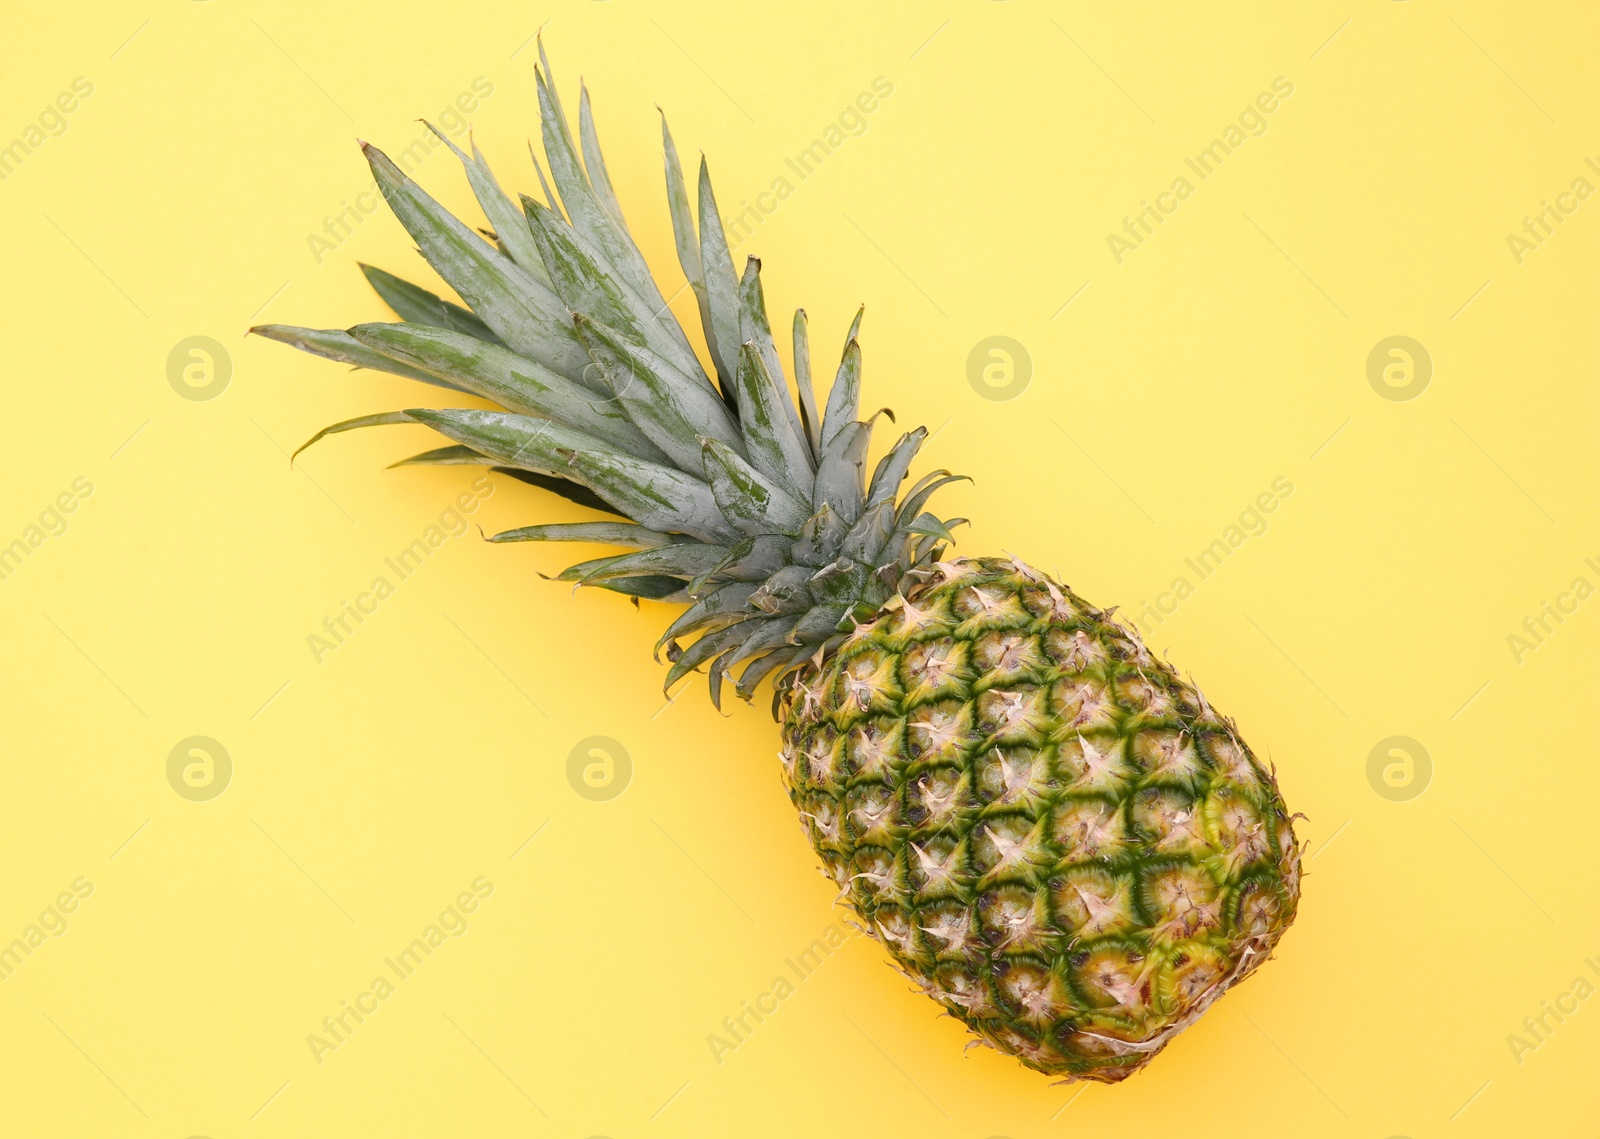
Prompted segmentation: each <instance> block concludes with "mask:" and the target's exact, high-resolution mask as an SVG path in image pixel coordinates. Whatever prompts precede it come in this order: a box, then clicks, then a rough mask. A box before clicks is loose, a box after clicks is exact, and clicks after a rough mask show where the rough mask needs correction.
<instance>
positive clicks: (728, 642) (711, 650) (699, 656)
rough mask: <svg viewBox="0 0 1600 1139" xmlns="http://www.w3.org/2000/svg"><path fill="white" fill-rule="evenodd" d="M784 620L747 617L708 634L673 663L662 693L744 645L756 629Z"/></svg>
mask: <svg viewBox="0 0 1600 1139" xmlns="http://www.w3.org/2000/svg"><path fill="white" fill-rule="evenodd" d="M782 620H783V619H782V618H781V617H746V618H745V619H744V620H743V621H739V622H737V623H735V624H732V625H729V626H728V627H727V628H726V629H719V630H717V631H716V632H715V633H707V634H706V635H705V636H703V637H701V638H700V639H699V640H698V641H696V642H695V643H694V644H692V645H690V646H689V647H688V648H687V649H685V650H684V651H683V655H681V656H680V657H678V659H677V660H676V661H674V662H673V664H672V667H671V668H670V669H668V670H667V680H666V683H665V684H664V685H663V686H662V691H668V690H670V689H671V688H672V686H673V685H674V684H676V683H677V682H678V681H680V680H682V679H683V678H684V677H685V676H687V675H689V673H691V672H693V671H694V670H695V669H696V668H698V667H699V666H700V665H702V664H704V663H705V662H706V661H709V660H711V659H712V658H713V657H715V656H717V655H718V654H719V653H722V652H725V651H726V650H728V649H731V648H733V647H734V646H736V645H739V644H742V643H743V642H744V641H745V639H746V638H748V637H749V636H750V635H751V633H752V632H754V631H755V629H756V627H759V626H765V625H767V624H769V623H771V622H773V621H782Z"/></svg>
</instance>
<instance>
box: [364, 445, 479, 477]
mask: <svg viewBox="0 0 1600 1139" xmlns="http://www.w3.org/2000/svg"><path fill="white" fill-rule="evenodd" d="M493 465H494V460H493V459H491V458H489V456H488V455H481V454H479V453H478V452H477V451H474V450H473V449H472V448H471V447H463V446H462V445H461V444H460V443H452V444H450V445H449V446H448V447H435V448H434V449H433V450H431V451H423V452H421V453H420V454H416V455H412V456H411V457H410V458H408V459H398V460H396V461H395V462H392V463H390V464H389V469H390V470H391V471H392V470H394V469H395V468H396V467H492V466H493Z"/></svg>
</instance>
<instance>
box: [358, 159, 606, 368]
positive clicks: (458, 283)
mask: <svg viewBox="0 0 1600 1139" xmlns="http://www.w3.org/2000/svg"><path fill="white" fill-rule="evenodd" d="M364 149H365V152H366V155H367V162H368V163H369V165H371V167H372V173H373V176H374V177H375V178H376V179H377V181H378V186H379V188H380V189H381V190H382V191H383V196H384V198H385V200H387V201H388V203H389V208H390V209H392V210H393V211H394V213H395V216H396V217H398V218H399V219H400V223H401V224H402V225H404V226H405V227H406V231H407V232H408V233H410V234H411V236H412V238H414V239H415V240H416V242H417V244H418V245H419V246H420V247H421V248H422V252H423V256H425V257H426V258H427V259H428V263H429V264H430V265H432V266H433V267H434V269H435V270H437V271H438V273H439V275H440V276H441V277H443V278H444V279H445V280H446V281H448V282H449V283H450V287H451V288H453V289H455V291H456V292H457V293H459V294H460V295H461V296H462V298H463V299H465V300H466V302H467V303H468V304H469V305H471V306H472V309H473V311H474V312H476V313H477V314H478V315H479V316H480V317H482V318H483V322H484V323H485V324H487V325H488V326H489V327H490V328H492V329H494V331H495V334H496V335H498V336H499V337H500V339H502V340H503V341H505V342H506V344H507V345H509V346H510V347H511V348H512V349H514V350H515V351H517V352H520V353H521V354H522V355H524V356H528V357H530V358H531V359H534V360H537V361H539V362H540V363H541V364H544V365H545V366H546V367H548V368H550V369H551V370H552V371H555V372H559V373H561V374H562V375H565V376H573V377H576V376H578V375H581V374H582V371H583V367H584V365H585V364H587V363H588V357H587V356H585V355H584V352H583V346H582V345H580V344H579V343H578V336H577V333H576V332H574V331H573V329H572V322H571V321H570V320H569V319H567V315H566V311H565V309H563V308H562V306H561V301H560V298H558V297H557V296H556V295H555V294H554V293H553V292H551V291H550V290H549V289H548V288H546V287H545V286H544V285H542V284H540V283H539V282H538V281H537V280H536V279H535V278H534V277H532V276H531V275H530V274H529V273H528V272H527V271H526V270H524V269H522V268H520V267H519V266H518V265H517V264H516V263H515V262H514V261H512V260H511V259H510V258H509V257H507V256H506V255H505V254H503V253H501V252H500V251H499V250H498V249H495V248H494V247H493V246H491V245H489V244H488V243H487V242H486V241H484V240H483V238H481V237H479V236H478V235H477V234H475V233H473V232H472V231H471V230H470V229H468V228H467V227H466V226H465V225H463V224H462V223H461V222H460V221H458V220H457V219H456V218H454V217H452V216H451V215H450V213H449V211H447V210H446V209H445V208H444V207H443V206H441V205H440V204H439V203H438V202H436V201H434V200H433V198H431V197H429V196H428V195H427V194H426V193H425V192H424V191H423V190H422V188H421V187H420V186H418V185H417V184H416V183H415V182H413V181H412V180H411V179H410V178H407V177H406V176H405V174H403V173H402V172H401V170H400V168H399V167H398V166H396V165H395V164H394V163H393V162H391V161H390V160H389V158H388V156H387V155H385V154H384V153H383V152H382V151H381V150H379V149H378V148H377V147H375V146H370V145H367V146H365V147H364Z"/></svg>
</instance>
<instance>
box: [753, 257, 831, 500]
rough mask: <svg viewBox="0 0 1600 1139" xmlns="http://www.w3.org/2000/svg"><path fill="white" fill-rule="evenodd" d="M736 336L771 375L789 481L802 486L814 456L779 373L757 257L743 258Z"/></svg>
mask: <svg viewBox="0 0 1600 1139" xmlns="http://www.w3.org/2000/svg"><path fill="white" fill-rule="evenodd" d="M739 339H740V343H741V344H753V345H754V346H755V349H756V351H757V352H758V353H760V355H761V363H762V365H763V366H764V367H765V368H766V370H767V374H768V375H769V376H771V377H772V381H773V384H774V386H775V387H776V388H777V393H778V403H779V404H780V405H781V406H782V407H783V413H784V416H785V417H786V418H787V419H788V423H789V431H788V432H787V433H785V432H783V431H781V430H779V431H778V432H777V434H778V438H779V441H780V443H781V445H782V447H783V452H784V458H785V461H786V462H787V463H788V466H789V471H790V478H791V481H792V482H793V483H794V485H795V486H797V487H803V486H805V485H806V484H807V483H809V482H810V481H811V472H812V471H813V470H814V469H815V468H816V460H815V459H814V458H813V457H812V455H811V449H810V447H809V446H808V445H807V443H806V432H805V428H804V427H802V426H801V425H800V413H799V412H798V411H796V410H795V405H794V398H793V397H792V396H791V395H790V394H789V385H788V384H787V383H786V382H785V380H784V377H783V361H781V360H779V359H778V345H777V343H776V342H775V341H774V340H773V339H772V327H771V326H770V325H769V324H768V323H767V302H766V300H765V298H764V297H763V296H762V292H761V261H760V259H759V258H756V257H750V258H747V259H746V260H745V264H744V278H743V279H742V280H741V281H740V282H739Z"/></svg>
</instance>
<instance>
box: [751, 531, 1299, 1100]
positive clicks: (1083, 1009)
mask: <svg viewBox="0 0 1600 1139" xmlns="http://www.w3.org/2000/svg"><path fill="white" fill-rule="evenodd" d="M917 572H918V573H919V574H920V576H921V578H922V580H920V581H919V582H917V583H916V584H911V583H906V585H905V588H904V591H903V594H902V596H900V597H897V598H896V599H894V600H893V601H891V602H890V603H889V604H888V605H887V606H885V607H884V609H882V610H880V611H879V613H878V614H877V615H876V616H875V617H874V618H873V619H872V620H870V621H868V622H867V623H865V624H863V625H861V626H859V627H858V628H857V629H856V630H855V632H853V633H852V634H851V635H850V636H849V637H848V639H847V640H846V641H845V642H844V644H843V645H842V646H841V647H840V648H839V650H838V651H837V653H835V654H834V655H832V656H831V657H828V658H826V659H824V660H822V661H820V662H818V663H814V664H812V665H810V666H808V667H807V668H806V669H805V670H803V671H802V672H800V673H799V674H798V675H797V676H796V677H795V680H794V682H793V683H792V684H790V685H788V686H787V687H785V688H784V689H783V691H782V692H781V693H780V697H779V704H778V711H779V716H780V720H781V725H782V735H783V750H782V752H781V756H782V762H783V770H784V779H785V783H786V784H787V786H788V790H789V796H790V799H791V800H792V801H793V803H794V805H795V807H796V808H797V809H798V811H799V813H800V816H801V826H802V829H803V830H804V831H805V832H806V834H807V836H808V837H809V838H810V840H811V843H812V845H813V846H814V847H815V849H816V851H817V854H818V855H819V856H820V857H821V860H822V869H823V873H824V874H826V875H827V876H828V877H829V878H831V879H832V880H833V881H834V882H835V883H837V884H838V886H839V888H840V890H841V896H842V897H843V898H844V899H845V900H846V901H847V902H848V904H849V906H850V907H851V908H852V909H853V910H854V911H855V912H856V913H857V914H858V915H859V916H860V918H861V921H862V924H863V926H864V928H865V930H866V931H867V932H868V933H869V934H871V935H872V936H873V937H874V938H876V939H877V940H879V941H881V942H882V943H883V945H884V947H885V948H886V949H887V950H888V952H889V954H890V955H891V957H892V958H893V960H894V963H895V964H896V966H897V967H898V968H899V969H900V970H901V971H903V972H904V973H905V974H906V975H907V976H908V977H910V978H911V979H912V980H913V981H914V982H915V983H916V984H917V985H918V987H919V988H921V989H922V990H923V991H924V992H926V993H928V995H930V996H932V997H933V998H934V999H936V1000H937V1001H939V1002H940V1004H942V1005H943V1006H944V1008H945V1009H946V1010H947V1011H948V1012H949V1013H950V1014H951V1015H953V1016H955V1017H957V1018H958V1019H960V1020H961V1021H963V1022H964V1023H965V1024H966V1025H967V1026H968V1028H970V1029H971V1030H972V1031H973V1032H974V1033H976V1034H977V1037H978V1039H979V1041H981V1042H982V1043H986V1044H989V1045H991V1046H993V1047H994V1048H997V1049H999V1050H1000V1051H1001V1052H1004V1053H1007V1054H1009V1055H1012V1056H1015V1057H1017V1058H1018V1059H1019V1060H1021V1061H1022V1063H1024V1064H1026V1065H1027V1066H1028V1067H1030V1068H1034V1069H1036V1070H1038V1071H1041V1072H1045V1073H1048V1074H1052V1075H1060V1076H1064V1077H1067V1078H1068V1079H1071V1080H1080V1079H1081V1080H1097V1081H1100V1082H1104V1083H1114V1082H1117V1081H1119V1080H1123V1079H1126V1078H1127V1077H1128V1076H1130V1075H1132V1074H1133V1073H1134V1072H1136V1071H1138V1070H1139V1069H1140V1068H1142V1067H1144V1066H1145V1065H1146V1064H1148V1063H1149V1062H1150V1061H1151V1060H1152V1059H1153V1058H1154V1057H1155V1055H1156V1054H1157V1053H1158V1052H1160V1051H1161V1049H1162V1048H1164V1047H1165V1046H1166V1045H1167V1043H1168V1042H1170V1041H1171V1040H1172V1038H1173V1037H1174V1036H1176V1035H1177V1034H1178V1033H1179V1032H1180V1031H1182V1029H1183V1028H1185V1027H1187V1026H1188V1025H1189V1024H1190V1023H1192V1022H1193V1021H1194V1020H1195V1019H1196V1018H1197V1017H1199V1016H1200V1014H1201V1013H1202V1012H1204V1011H1205V1009H1206V1008H1207V1007H1208V1006H1209V1005H1210V1004H1211V1003H1212V1001H1214V1000H1216V999H1217V998H1218V997H1219V996H1221V995H1222V993H1224V992H1225V991H1226V990H1227V989H1229V988H1231V987H1232V986H1233V985H1235V984H1237V983H1238V982H1240V981H1241V980H1243V979H1244V978H1245V977H1246V976H1248V975H1249V974H1250V973H1251V972H1253V971H1254V970H1255V969H1256V968H1257V967H1258V966H1260V965H1261V964H1262V962H1264V961H1266V960H1267V959H1268V957H1269V956H1270V955H1271V953H1272V951H1273V948H1274V947H1275V946H1276V945H1277V943H1278V939H1279V938H1280V937H1281V936H1282V935H1283V932H1284V930H1286V929H1287V928H1288V927H1289V925H1290V923H1291V922H1293V920H1294V917H1295V911H1296V907H1297V905H1298V902H1299V897H1300V847H1299V844H1298V842H1297V841H1296V838H1295V834H1294V826H1293V820H1294V817H1293V816H1291V815H1290V814H1289V813H1288V811H1287V809H1286V808H1285V806H1284V803H1283V799H1282V798H1281V796H1280V795H1279V792H1278V786H1277V781H1276V779H1275V778H1274V776H1273V774H1272V772H1271V771H1269V770H1267V769H1266V768H1264V767H1263V766H1262V765H1261V764H1260V763H1259V762H1258V761H1257V760H1256V759H1255V757H1254V756H1253V755H1252V754H1251V752H1250V749H1249V748H1248V747H1247V746H1246V745H1245V744H1244V742H1243V741H1242V740H1241V739H1240V738H1239V737H1238V735H1237V732H1236V730H1235V727H1234V725H1233V723H1232V721H1231V720H1228V719H1226V718H1224V717H1222V716H1219V715H1218V714H1217V713H1216V712H1215V711H1213V710H1212V708H1211V707H1210V705H1209V704H1208V703H1207V702H1206V700H1205V698H1204V697H1203V696H1202V695H1201V694H1200V693H1199V691H1198V690H1197V689H1196V688H1194V687H1193V686H1192V685H1191V684H1189V683H1188V682H1186V681H1184V680H1183V679H1182V678H1180V677H1179V676H1178V674H1177V672H1176V671H1175V670H1174V669H1173V668H1172V667H1171V666H1170V665H1168V664H1167V663H1166V662H1164V661H1161V660H1159V659H1157V658H1155V657H1153V656H1152V655H1151V653H1150V652H1149V651H1148V650H1147V649H1146V648H1145V646H1144V645H1143V644H1142V643H1141V641H1140V640H1139V637H1138V635H1137V633H1135V632H1133V631H1131V630H1129V629H1127V628H1125V627H1123V626H1122V625H1120V624H1118V623H1117V622H1116V621H1115V620H1113V618H1112V614H1111V612H1109V611H1101V610H1098V609H1096V608H1094V607H1093V606H1091V605H1089V604H1088V603H1086V602H1085V601H1083V600H1082V599H1081V598H1079V597H1077V596H1076V595H1074V594H1073V593H1072V592H1071V591H1070V590H1069V589H1067V588H1066V587H1064V586H1061V585H1059V584H1058V583H1056V582H1054V581H1052V580H1051V579H1050V578H1049V577H1047V576H1045V575H1044V574H1041V573H1039V572H1038V571H1035V570H1033V569H1030V568H1029V567H1027V566H1025V565H1023V564H1021V563H1020V562H1017V561H1016V560H1014V559H998V558H982V559H975V560H972V559H959V560H955V561H950V562H940V563H938V564H937V565H935V566H932V567H928V569H927V570H925V571H917Z"/></svg>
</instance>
